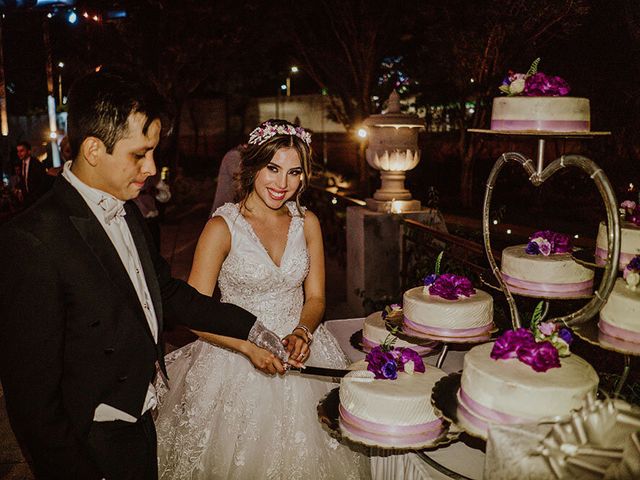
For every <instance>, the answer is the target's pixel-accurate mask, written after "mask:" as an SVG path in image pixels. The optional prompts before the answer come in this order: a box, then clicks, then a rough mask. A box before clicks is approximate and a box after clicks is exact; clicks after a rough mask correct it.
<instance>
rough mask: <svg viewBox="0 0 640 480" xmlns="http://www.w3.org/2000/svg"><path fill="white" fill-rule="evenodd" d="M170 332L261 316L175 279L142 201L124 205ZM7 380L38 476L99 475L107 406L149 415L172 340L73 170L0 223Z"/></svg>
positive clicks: (1, 358)
mask: <svg viewBox="0 0 640 480" xmlns="http://www.w3.org/2000/svg"><path fill="white" fill-rule="evenodd" d="M125 208H126V212H127V215H126V216H125V219H126V221H127V223H128V225H129V228H130V230H131V234H132V236H133V239H134V241H135V243H136V247H137V250H138V253H139V255H140V261H141V263H142V266H143V269H144V274H145V278H146V280H147V285H148V287H149V292H150V294H151V297H152V299H153V304H154V308H155V311H156V315H157V317H158V324H159V325H158V327H159V331H160V332H162V328H163V324H164V323H165V321H167V319H174V320H176V321H178V322H180V323H183V324H186V325H187V326H189V327H191V328H194V329H197V330H203V331H209V332H213V333H217V334H221V335H227V336H231V337H236V338H247V335H248V333H249V330H250V329H251V327H252V326H253V323H254V322H255V317H254V316H253V315H251V314H250V313H248V312H246V311H245V310H243V309H241V308H240V307H237V306H235V305H231V304H223V303H220V302H217V301H214V300H213V299H211V298H209V297H206V296H204V295H200V294H199V293H198V292H197V291H196V290H195V289H193V288H192V287H190V286H189V285H188V284H186V283H185V282H182V281H180V280H176V279H173V278H172V277H171V275H170V271H169V266H168V264H167V263H166V262H165V261H164V260H163V259H162V257H160V255H159V254H158V253H157V251H156V250H155V249H154V248H153V246H152V245H153V243H152V239H151V237H150V235H149V233H148V231H147V230H146V227H145V226H144V220H143V219H142V217H141V215H140V213H139V211H138V209H137V208H136V207H135V205H133V204H132V203H131V202H128V203H127V204H126V205H125ZM0 268H1V269H2V273H1V274H0V379H1V380H2V385H3V387H4V393H5V397H6V405H7V411H8V413H9V419H10V421H11V424H12V427H13V429H14V431H15V432H16V435H17V436H18V438H19V439H21V441H22V442H23V443H24V444H25V445H26V447H27V449H28V450H29V453H30V454H31V456H32V457H33V462H34V466H35V469H36V474H37V476H38V478H83V479H84V478H87V479H88V478H100V476H101V475H100V472H98V470H97V468H96V466H95V464H94V463H93V461H92V460H91V458H90V455H88V453H87V451H86V448H85V446H84V444H85V439H86V436H87V433H88V430H89V428H90V426H91V422H92V420H93V415H94V411H95V409H96V407H97V406H98V405H99V404H100V403H106V404H108V405H111V406H113V407H116V408H118V409H120V410H122V411H124V412H127V413H128V414H130V415H132V416H134V417H136V418H138V417H139V416H140V414H141V411H142V407H143V402H144V399H145V395H146V392H147V388H148V386H149V382H151V381H152V380H153V378H154V374H155V363H156V361H159V362H160V365H161V366H162V367H164V361H163V342H162V340H161V339H160V341H159V342H158V345H156V344H155V342H154V340H153V337H152V334H151V331H150V330H149V327H148V324H147V321H146V318H145V316H144V312H143V310H142V307H141V305H140V301H139V300H138V296H137V295H136V291H135V289H134V287H133V285H132V283H131V281H130V279H129V276H128V274H127V272H126V270H125V268H124V266H123V265H122V262H121V260H120V257H119V256H118V253H117V252H116V250H115V248H114V246H113V244H112V243H111V241H110V240H109V237H108V236H107V234H106V232H105V231H104V229H103V227H102V225H101V224H100V223H99V222H98V220H97V218H96V217H95V216H94V215H93V213H92V212H91V210H90V209H89V207H88V206H87V204H86V203H85V202H84V200H83V199H82V197H81V196H80V194H79V193H78V192H77V191H76V190H75V188H73V187H72V186H71V185H70V184H69V183H68V182H67V181H66V180H65V179H64V178H63V177H58V178H57V179H56V183H55V185H54V187H53V189H51V190H50V191H49V192H47V194H46V195H45V196H44V197H42V198H41V199H40V201H38V202H37V203H36V204H35V205H34V206H33V207H32V208H30V209H28V210H27V211H25V212H24V213H23V214H22V215H20V216H18V217H16V218H15V219H14V220H12V221H11V222H9V223H8V224H6V225H4V226H2V227H1V228H0Z"/></svg>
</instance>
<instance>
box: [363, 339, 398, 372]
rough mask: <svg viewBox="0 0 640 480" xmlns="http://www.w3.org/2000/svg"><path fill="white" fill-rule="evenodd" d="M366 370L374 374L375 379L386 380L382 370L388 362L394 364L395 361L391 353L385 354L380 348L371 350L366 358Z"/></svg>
mask: <svg viewBox="0 0 640 480" xmlns="http://www.w3.org/2000/svg"><path fill="white" fill-rule="evenodd" d="M365 360H366V361H367V370H369V371H370V372H373V373H374V374H375V378H387V377H385V376H384V373H383V368H384V366H385V365H386V364H387V363H388V362H393V363H395V359H394V357H393V355H392V354H391V352H385V351H384V350H382V348H381V347H379V346H378V347H375V348H372V349H371V351H370V352H369V353H367V356H366V357H365Z"/></svg>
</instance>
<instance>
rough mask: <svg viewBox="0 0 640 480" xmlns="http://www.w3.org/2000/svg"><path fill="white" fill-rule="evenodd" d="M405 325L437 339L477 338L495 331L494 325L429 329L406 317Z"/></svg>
mask: <svg viewBox="0 0 640 480" xmlns="http://www.w3.org/2000/svg"><path fill="white" fill-rule="evenodd" d="M404 324H405V325H407V326H408V327H409V328H410V329H411V330H415V331H416V332H419V333H426V334H427V335H434V336H436V337H475V336H477V335H483V334H485V333H489V332H490V331H491V330H493V327H494V326H493V323H490V324H488V325H483V326H481V327H474V328H439V327H427V326H426V325H420V324H418V323H415V322H412V321H411V320H409V319H408V318H407V317H404Z"/></svg>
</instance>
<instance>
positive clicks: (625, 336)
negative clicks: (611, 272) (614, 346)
mask: <svg viewBox="0 0 640 480" xmlns="http://www.w3.org/2000/svg"><path fill="white" fill-rule="evenodd" d="M639 284H640V255H638V256H636V257H634V258H633V259H632V260H631V262H629V264H628V265H627V266H626V267H625V269H624V277H623V278H618V279H617V280H616V283H615V285H614V287H613V290H612V292H611V294H610V295H609V298H608V299H607V303H606V304H605V306H604V307H603V308H602V310H601V311H600V322H599V323H598V326H599V327H600V330H601V331H602V332H603V333H604V334H605V335H608V336H610V337H614V338H618V339H621V340H623V341H625V342H631V343H636V344H640V285H639Z"/></svg>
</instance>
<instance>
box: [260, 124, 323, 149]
mask: <svg viewBox="0 0 640 480" xmlns="http://www.w3.org/2000/svg"><path fill="white" fill-rule="evenodd" d="M276 135H291V136H296V137H298V138H300V139H302V141H303V142H304V143H306V144H307V145H310V144H311V134H310V133H309V132H307V131H306V130H305V129H304V128H302V127H294V126H293V125H291V124H288V123H285V124H273V123H271V122H265V123H263V124H262V125H260V126H259V127H257V128H255V129H254V130H253V131H252V132H251V133H250V134H249V143H250V144H251V145H262V144H263V143H264V142H266V141H267V140H269V139H270V138H271V137H275V136H276Z"/></svg>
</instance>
